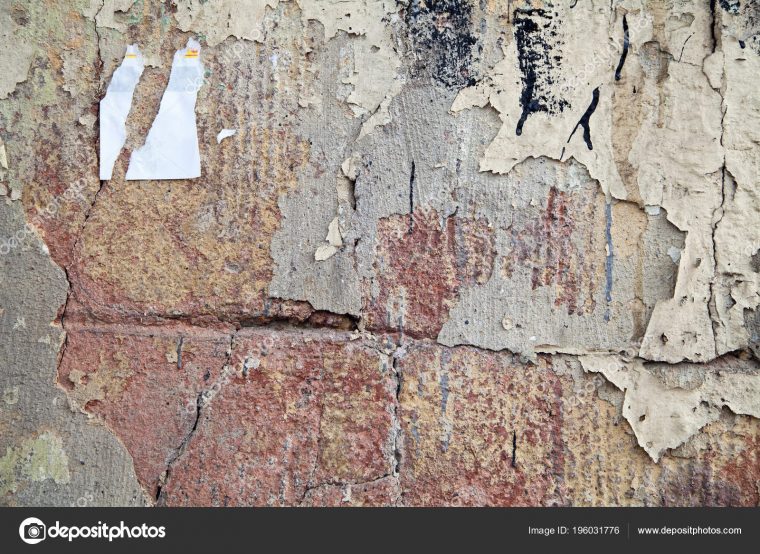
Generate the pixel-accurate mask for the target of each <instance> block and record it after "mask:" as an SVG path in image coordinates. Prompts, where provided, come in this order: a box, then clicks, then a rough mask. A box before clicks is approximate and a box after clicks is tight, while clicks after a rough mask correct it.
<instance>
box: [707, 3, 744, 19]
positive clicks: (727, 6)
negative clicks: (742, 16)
mask: <svg viewBox="0 0 760 554" xmlns="http://www.w3.org/2000/svg"><path fill="white" fill-rule="evenodd" d="M713 2H714V0H713ZM720 7H721V8H723V9H724V10H725V11H727V12H728V13H730V14H733V15H737V14H738V13H739V8H741V7H742V3H741V0H720Z"/></svg>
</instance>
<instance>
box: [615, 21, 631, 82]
mask: <svg viewBox="0 0 760 554" xmlns="http://www.w3.org/2000/svg"><path fill="white" fill-rule="evenodd" d="M630 44H631V43H630V37H629V35H628V19H627V18H626V16H625V15H624V16H623V53H622V54H621V55H620V62H618V66H617V69H616V70H615V80H616V81H619V80H620V76H621V72H622V71H623V66H624V65H625V59H626V58H627V57H628V47H629V46H630Z"/></svg>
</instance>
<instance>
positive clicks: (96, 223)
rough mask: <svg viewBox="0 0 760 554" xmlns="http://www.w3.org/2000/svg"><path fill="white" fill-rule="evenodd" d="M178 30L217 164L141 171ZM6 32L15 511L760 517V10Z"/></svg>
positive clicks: (4, 311)
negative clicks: (725, 510)
mask: <svg viewBox="0 0 760 554" xmlns="http://www.w3.org/2000/svg"><path fill="white" fill-rule="evenodd" d="M189 37H197V38H198V40H199V41H200V43H201V46H202V49H201V58H202V62H203V64H204V66H205V68H206V71H205V79H204V82H203V83H202V86H201V88H200V91H199V95H198V102H197V108H196V115H197V130H198V138H199V142H200V154H201V166H202V176H201V178H199V179H194V180H181V181H126V180H125V172H126V169H127V164H128V161H129V154H130V152H131V151H133V150H135V149H136V148H138V147H139V146H141V145H142V144H143V142H144V141H145V136H146V134H147V132H148V130H149V129H150V127H151V124H152V122H153V119H154V117H155V115H156V113H157V111H158V107H159V103H160V101H161V97H162V94H163V91H164V88H165V87H166V83H167V80H168V76H169V70H170V66H171V59H172V55H173V54H174V52H175V51H176V50H177V49H179V48H182V47H183V46H184V45H185V43H186V42H187V39H188V38H189ZM129 44H138V45H139V46H140V49H141V50H142V52H143V53H144V54H145V58H146V69H145V72H144V73H143V75H142V78H141V80H140V82H139V84H138V86H137V89H136V92H135V96H134V100H133V103H132V108H131V112H130V114H129V117H128V119H127V142H126V145H125V148H124V150H123V151H122V154H121V156H120V157H119V159H118V160H117V162H116V165H115V168H114V176H113V179H112V180H110V181H99V178H98V136H99V124H98V121H99V119H98V118H99V111H98V104H99V101H100V100H101V98H102V97H103V95H104V93H105V90H106V87H107V86H108V83H109V82H110V79H111V75H112V74H113V72H114V70H115V69H116V67H118V65H119V64H120V63H121V60H122V58H123V56H124V52H125V49H126V46H127V45H129ZM0 47H1V48H2V51H3V52H5V53H9V54H10V56H8V55H4V56H2V58H0V141H1V142H0V194H1V195H2V197H0V239H2V242H1V243H0V277H1V279H2V281H1V283H2V286H0V318H1V321H2V325H1V327H0V332H1V333H2V340H0V393H1V394H2V398H1V399H0V503H2V504H4V505H64V506H68V505H78V506H88V505H153V504H156V505H169V506H175V505H213V506H228V505H306V506H324V505H407V506H416V505H445V506H449V505H506V506H510V505H531V506H543V505H649V506H660V505H667V506H670V505H742V506H750V505H758V504H760V422H759V421H758V419H756V418H758V417H760V363H759V362H758V359H759V358H758V357H759V356H760V336H758V333H760V311H759V310H758V304H759V303H760V278H759V275H758V271H760V261H759V255H758V250H760V225H759V224H758V223H760V221H758V216H759V215H760V94H758V86H759V85H760V4H758V3H757V2H754V1H751V0H717V1H716V0H555V1H549V0H480V1H477V0H437V1H436V0H427V1H423V0H409V1H399V2H395V1H390V0H341V1H339V0H248V1H244V0H205V1H204V0H153V1H148V0H65V1H53V0H37V1H34V2H21V1H15V0H0ZM223 128H227V129H236V130H237V132H236V134H235V135H234V136H232V137H229V138H226V139H224V140H223V141H221V142H217V140H216V135H217V133H218V132H219V131H220V130H222V129H223Z"/></svg>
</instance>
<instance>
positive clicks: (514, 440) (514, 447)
mask: <svg viewBox="0 0 760 554" xmlns="http://www.w3.org/2000/svg"><path fill="white" fill-rule="evenodd" d="M512 467H517V432H516V431H512Z"/></svg>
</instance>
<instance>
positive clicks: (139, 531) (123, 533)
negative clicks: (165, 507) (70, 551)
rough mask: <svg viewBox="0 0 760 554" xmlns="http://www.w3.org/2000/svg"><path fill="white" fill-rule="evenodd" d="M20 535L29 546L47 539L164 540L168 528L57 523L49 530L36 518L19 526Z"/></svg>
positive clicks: (121, 524) (122, 523)
mask: <svg viewBox="0 0 760 554" xmlns="http://www.w3.org/2000/svg"><path fill="white" fill-rule="evenodd" d="M18 534H19V536H20V537H21V540H22V541H24V542H25V543H27V544H37V543H39V542H42V541H44V540H45V539H57V538H61V539H67V540H68V541H69V542H71V541H73V540H74V539H78V538H83V539H108V542H111V541H113V540H114V539H163V538H164V537H165V536H166V528H165V527H164V526H163V525H162V526H161V527H155V526H153V525H146V524H145V523H143V524H142V525H139V526H137V525H136V526H134V527H129V526H128V525H126V524H125V523H124V522H123V521H120V522H119V525H108V524H107V523H103V522H101V521H98V524H97V525H83V526H78V525H72V526H67V525H61V522H59V521H56V522H55V525H53V526H51V527H50V528H48V527H47V526H46V525H45V524H44V523H42V521H40V520H39V519H37V518H36V517H28V518H26V519H25V520H24V521H22V522H21V525H19V526H18Z"/></svg>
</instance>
